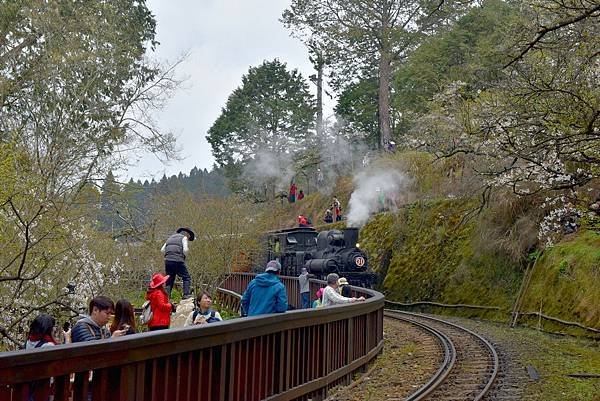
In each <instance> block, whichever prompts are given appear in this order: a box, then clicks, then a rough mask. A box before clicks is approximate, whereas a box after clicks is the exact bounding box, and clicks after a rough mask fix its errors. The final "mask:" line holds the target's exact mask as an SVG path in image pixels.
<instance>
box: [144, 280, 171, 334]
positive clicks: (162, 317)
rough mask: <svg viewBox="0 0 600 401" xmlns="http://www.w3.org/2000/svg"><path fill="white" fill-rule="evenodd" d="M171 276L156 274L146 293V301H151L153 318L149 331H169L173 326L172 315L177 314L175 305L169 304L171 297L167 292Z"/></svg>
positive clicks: (149, 324)
mask: <svg viewBox="0 0 600 401" xmlns="http://www.w3.org/2000/svg"><path fill="white" fill-rule="evenodd" d="M168 279H169V276H168V275H167V276H165V275H162V274H160V273H156V274H154V275H153V276H152V280H150V284H149V285H148V292H146V299H147V300H148V301H150V308H151V309H152V318H151V319H150V321H149V322H148V330H150V331H154V330H164V329H168V328H169V325H170V324H171V313H173V312H175V305H174V304H172V303H169V296H168V295H167V292H166V291H165V283H166V282H167V280H168Z"/></svg>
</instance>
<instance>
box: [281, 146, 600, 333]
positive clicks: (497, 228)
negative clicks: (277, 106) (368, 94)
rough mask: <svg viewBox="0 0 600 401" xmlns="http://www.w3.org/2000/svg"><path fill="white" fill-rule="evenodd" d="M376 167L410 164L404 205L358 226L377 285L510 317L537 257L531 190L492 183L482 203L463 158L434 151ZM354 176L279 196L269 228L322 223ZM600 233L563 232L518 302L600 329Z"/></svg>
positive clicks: (395, 294) (392, 295)
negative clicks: (294, 197)
mask: <svg viewBox="0 0 600 401" xmlns="http://www.w3.org/2000/svg"><path fill="white" fill-rule="evenodd" d="M372 167H374V168H378V169H380V170H381V169H383V170H385V169H395V170H397V171H402V172H405V173H406V174H407V175H408V176H409V177H410V180H411V185H410V188H407V189H406V193H405V194H402V195H403V196H404V198H403V203H404V205H403V206H402V207H400V208H399V209H398V210H397V211H394V212H386V213H379V214H374V215H373V216H371V218H370V219H369V221H368V222H367V224H366V225H365V226H364V227H362V229H361V233H360V239H359V242H360V245H361V248H362V249H363V250H365V251H366V252H367V255H368V256H369V264H370V266H371V268H372V269H373V270H374V271H376V272H377V273H379V274H380V276H381V277H382V282H381V283H380V285H379V289H380V290H382V291H383V292H384V293H385V294H386V297H387V299H389V300H391V301H399V302H415V301H435V302H441V303H448V304H471V305H482V306H494V307H498V308H499V309H500V310H499V311H498V312H493V311H492V312H490V311H481V310H474V309H465V308H461V309H452V310H449V309H441V308H438V309H431V308H429V309H426V310H427V311H430V312H435V313H453V314H455V313H458V314H460V315H463V316H480V317H487V318H493V319H495V320H499V321H508V320H509V319H510V312H511V311H512V309H513V306H514V304H515V300H516V299H517V297H518V294H519V291H520V288H521V285H522V283H523V282H524V278H526V276H525V274H526V271H527V268H528V267H531V265H532V264H533V261H534V260H535V259H536V256H537V255H538V254H539V251H538V250H537V249H538V247H539V244H538V237H537V236H538V230H539V225H540V221H541V220H542V217H543V216H542V213H543V211H542V210H541V208H540V206H539V205H540V203H541V202H540V200H539V199H536V198H535V197H531V198H518V197H516V196H514V195H513V194H512V193H510V192H506V193H503V192H502V191H501V190H495V191H493V193H492V194H491V195H490V194H488V196H487V197H485V194H484V200H485V205H484V206H483V207H482V204H481V200H482V198H481V197H477V198H474V197H471V196H466V195H460V194H473V193H478V191H477V190H476V189H474V188H478V187H479V186H478V185H479V184H478V183H479V181H477V177H474V176H470V175H469V173H468V169H467V168H466V167H465V163H464V162H463V161H461V160H460V159H448V160H445V161H442V162H438V163H434V162H433V160H432V157H431V155H427V154H424V153H419V152H405V153H397V154H394V155H386V156H384V157H382V158H380V159H378V160H376V161H374V166H372ZM353 190H354V186H353V180H352V179H351V178H350V177H343V178H341V179H339V180H338V182H337V183H336V184H335V186H333V187H332V188H320V189H319V191H313V192H312V193H310V194H308V195H307V196H306V197H305V198H304V199H303V200H301V201H299V202H296V203H294V204H289V203H287V202H283V203H278V204H277V205H276V207H275V210H273V213H272V220H273V229H275V228H285V227H291V226H295V225H296V224H297V223H296V218H297V216H298V215H299V214H302V215H304V216H308V217H310V218H311V219H312V221H313V223H314V225H315V227H316V228H317V229H320V230H321V229H332V228H341V227H343V226H344V222H340V223H336V224H327V225H326V224H323V222H322V218H323V214H324V211H325V210H326V209H327V207H328V206H329V205H330V204H331V200H332V196H333V195H336V196H337V197H338V199H340V201H341V202H342V205H343V206H344V208H345V209H346V210H345V211H346V212H347V211H348V210H347V205H348V203H349V200H350V197H351V194H352V191H353ZM599 279H600V235H599V234H597V233H596V232H595V231H593V230H590V229H586V228H585V225H584V226H583V227H582V228H581V229H580V230H579V231H578V232H577V233H575V234H570V235H568V236H566V237H564V238H563V239H562V240H561V241H560V242H559V243H558V244H556V245H555V246H553V247H551V248H547V249H546V250H545V251H544V252H542V253H541V256H540V257H539V258H538V260H537V262H536V264H535V268H534V270H533V274H532V275H531V278H530V280H528V285H527V287H526V288H525V291H524V295H523V297H522V302H521V305H520V308H519V310H520V311H522V312H540V311H541V312H542V313H543V314H545V315H548V316H552V317H556V318H558V319H562V320H565V321H573V322H578V323H581V324H583V325H585V326H588V327H595V328H598V329H600V285H598V283H599V282H600V280H599ZM519 322H523V323H527V324H529V325H532V326H540V328H542V329H546V330H549V331H554V332H566V333H572V334H586V335H589V334H590V332H589V331H587V332H586V331H583V330H579V329H572V328H567V326H565V325H561V324H555V323H552V322H549V321H544V320H541V321H538V319H537V318H533V317H527V316H522V317H520V320H519Z"/></svg>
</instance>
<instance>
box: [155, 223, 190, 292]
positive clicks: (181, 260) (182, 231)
mask: <svg viewBox="0 0 600 401" xmlns="http://www.w3.org/2000/svg"><path fill="white" fill-rule="evenodd" d="M195 238H196V235H195V234H194V232H193V231H192V229H191V228H188V227H180V228H178V229H177V231H176V232H175V234H173V235H171V236H170V237H169V238H167V241H166V242H165V244H164V245H163V246H162V248H161V250H160V251H161V252H162V253H163V254H164V255H165V272H166V274H167V275H168V276H169V280H168V281H167V283H166V284H165V290H166V291H167V294H168V295H169V297H171V289H172V288H173V284H174V283H175V277H176V276H179V277H181V279H182V280H183V298H189V297H191V296H192V293H191V287H192V278H191V277H190V273H189V272H188V269H187V266H186V265H185V257H186V255H187V253H188V250H189V245H188V242H189V241H193V240H194V239H195Z"/></svg>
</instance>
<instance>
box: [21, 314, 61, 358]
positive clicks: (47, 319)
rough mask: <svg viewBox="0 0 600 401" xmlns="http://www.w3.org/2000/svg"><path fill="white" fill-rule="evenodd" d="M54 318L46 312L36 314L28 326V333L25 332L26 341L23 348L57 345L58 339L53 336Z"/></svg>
mask: <svg viewBox="0 0 600 401" xmlns="http://www.w3.org/2000/svg"><path fill="white" fill-rule="evenodd" d="M55 325H56V320H55V319H54V318H53V317H52V316H50V315H48V314H46V313H41V314H40V315H38V316H37V317H36V318H35V319H33V321H32V322H31V325H30V326H29V333H27V342H26V343H25V349H32V348H40V347H50V346H52V345H57V344H58V341H56V339H55V338H54V335H53V334H54V332H53V331H54V326H55Z"/></svg>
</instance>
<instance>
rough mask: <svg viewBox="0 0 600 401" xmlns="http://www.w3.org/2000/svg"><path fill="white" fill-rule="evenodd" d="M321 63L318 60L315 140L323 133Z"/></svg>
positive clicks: (322, 64)
mask: <svg viewBox="0 0 600 401" xmlns="http://www.w3.org/2000/svg"><path fill="white" fill-rule="evenodd" d="M324 65H325V63H323V61H322V60H319V62H318V63H317V65H316V67H317V124H316V125H317V138H321V134H322V133H323V66H324Z"/></svg>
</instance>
